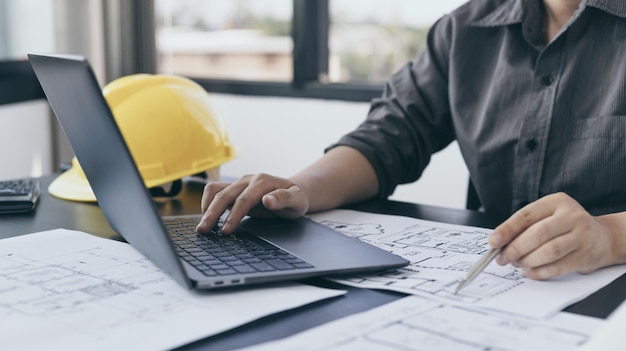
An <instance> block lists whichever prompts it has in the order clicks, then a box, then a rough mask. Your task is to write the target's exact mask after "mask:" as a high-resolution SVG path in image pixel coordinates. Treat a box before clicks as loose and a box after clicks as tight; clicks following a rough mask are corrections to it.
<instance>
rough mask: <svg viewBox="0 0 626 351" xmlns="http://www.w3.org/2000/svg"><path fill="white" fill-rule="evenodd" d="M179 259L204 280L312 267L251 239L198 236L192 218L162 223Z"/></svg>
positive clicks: (238, 236) (173, 219) (236, 236)
mask: <svg viewBox="0 0 626 351" xmlns="http://www.w3.org/2000/svg"><path fill="white" fill-rule="evenodd" d="M164 221H165V225H166V226H167V228H168V231H169V234H170V237H171V238H172V242H173V243H174V246H175V247H176V250H177V251H178V255H179V256H180V257H181V258H182V259H184V260H185V261H187V262H188V263H189V264H191V265H192V266H194V267H195V268H197V269H198V270H200V271H201V272H202V273H203V274H204V275H206V276H209V277H211V276H213V277H215V276H222V275H233V274H239V273H253V272H271V271H286V270H294V269H304V268H311V267H313V266H312V265H311V264H309V263H307V262H305V261H303V260H301V259H299V258H298V257H296V256H293V255H291V254H289V253H287V252H285V251H284V250H281V249H280V248H278V247H276V246H274V245H272V244H270V243H268V242H266V241H264V240H262V239H260V238H256V237H254V236H249V235H245V234H237V233H235V234H230V235H220V234H217V233H215V232H213V233H210V234H199V233H198V232H196V230H195V228H196V225H197V224H198V221H197V220H196V219H195V218H187V217H176V218H166V219H164Z"/></svg>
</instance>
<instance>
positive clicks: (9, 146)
mask: <svg viewBox="0 0 626 351" xmlns="http://www.w3.org/2000/svg"><path fill="white" fill-rule="evenodd" d="M212 101H213V107H214V109H215V111H216V113H217V114H218V115H219V116H220V117H221V118H222V119H223V121H224V123H225V125H226V127H227V129H228V132H229V135H230V138H231V140H232V142H233V143H234V144H235V145H236V147H237V148H238V149H239V156H238V157H237V158H236V159H234V160H232V161H230V162H229V163H227V164H225V165H224V166H223V168H222V174H223V175H227V176H234V177H238V176H241V175H245V174H251V173H258V172H264V173H269V174H274V175H277V176H282V177H288V176H290V175H292V174H293V173H295V172H297V171H298V170H300V169H302V168H304V167H305V166H306V165H308V164H309V163H311V162H313V161H315V160H316V159H317V158H319V157H320V156H321V155H322V154H323V150H324V148H325V147H327V146H328V145H330V144H332V143H333V142H335V141H336V140H337V139H338V138H339V137H340V136H341V135H343V134H344V133H346V132H348V131H350V130H351V129H353V128H354V127H356V126H357V125H358V124H359V123H360V122H361V121H362V120H363V119H364V118H365V116H366V115H367V111H368V109H369V104H368V103H352V102H337V101H331V100H316V99H294V98H267V97H247V96H246V97H243V96H235V95H222V94H213V95H212ZM49 130H50V119H49V117H48V108H47V103H46V102H45V101H43V100H41V101H35V102H28V103H18V104H11V105H4V106H0V160H1V161H2V164H3V167H2V168H1V169H0V179H9V178H14V177H20V176H39V175H41V174H46V173H49V172H51V170H52V169H54V168H56V165H52V164H51V162H52V161H51V160H52V155H51V145H52V142H51V137H50V135H51V133H50V132H49ZM62 161H65V162H67V161H69V160H62ZM467 179H468V173H467V169H466V168H465V165H464V163H463V160H462V159H461V156H460V153H459V151H458V147H457V145H456V144H453V145H451V146H450V147H448V148H447V149H445V150H443V151H442V152H440V153H438V154H436V155H435V156H434V157H433V158H432V161H431V164H430V165H429V167H428V168H427V170H426V172H425V173H424V175H423V177H422V178H421V179H420V180H419V181H418V182H417V183H415V184H410V185H403V186H400V187H399V188H398V190H397V191H396V193H395V194H394V195H393V196H392V197H391V198H392V199H395V200H401V201H410V202H420V203H426V204H431V205H438V206H444V207H454V208H464V206H465V194H466V191H467Z"/></svg>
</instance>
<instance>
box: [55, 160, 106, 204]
mask: <svg viewBox="0 0 626 351" xmlns="http://www.w3.org/2000/svg"><path fill="white" fill-rule="evenodd" d="M48 192H49V193H50V194H51V195H53V196H54V197H57V198H59V199H63V200H70V201H81V202H95V201H96V195H94V193H93V191H92V190H91V187H90V186H89V182H88V181H87V179H85V178H84V176H82V174H81V173H80V171H78V170H77V169H76V168H75V167H72V168H70V169H68V170H67V171H65V172H63V173H61V174H60V175H59V176H58V177H56V178H55V179H54V180H53V181H52V183H50V186H49V187H48Z"/></svg>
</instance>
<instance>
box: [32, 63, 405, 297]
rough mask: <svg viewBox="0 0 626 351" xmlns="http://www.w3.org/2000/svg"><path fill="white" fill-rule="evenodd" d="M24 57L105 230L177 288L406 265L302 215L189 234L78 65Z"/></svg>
mask: <svg viewBox="0 0 626 351" xmlns="http://www.w3.org/2000/svg"><path fill="white" fill-rule="evenodd" d="M28 58H29V61H30V63H31V65H32V67H33V69H34V71H35V74H36V76H37V79H38V80H39V83H40V84H41V87H42V88H43V90H44V92H45V95H46V97H47V99H48V102H49V103H50V105H51V107H52V110H53V112H54V114H55V115H56V117H57V119H58V121H59V124H60V125H61V128H62V129H63V131H64V132H65V135H66V137H67V138H68V141H69V143H70V145H71V147H72V149H73V151H74V153H75V155H76V158H77V159H78V161H79V163H80V164H81V167H82V169H83V171H84V173H85V176H86V177H87V180H88V181H89V184H90V185H91V188H92V190H93V191H94V193H95V195H96V198H97V201H98V204H99V205H100V208H101V209H102V212H103V213H104V215H105V218H106V220H107V222H108V223H109V225H110V226H111V228H113V230H115V231H116V232H117V233H118V234H120V235H121V236H122V237H123V238H124V240H126V241H127V242H128V243H129V244H130V245H132V246H133V247H134V248H135V249H137V250H138V251H139V252H141V253H142V254H143V255H145V256H146V257H147V258H148V259H150V260H151V261H152V262H153V263H154V264H155V265H156V266H157V267H159V268H160V269H161V270H162V271H164V272H165V273H167V274H168V275H169V276H171V277H172V278H173V279H174V280H176V281H177V282H178V283H180V284H181V285H182V286H184V287H187V288H189V289H202V290H205V289H219V288H225V287H236V286H246V285H250V284H261V283H270V282H279V281H292V280H297V279H302V278H309V277H315V276H322V275H340V274H349V273H364V272H374V271H381V270H386V269H392V268H397V267H402V266H405V265H407V264H408V261H407V260H405V259H403V258H401V257H399V256H396V255H394V254H391V253H389V252H387V251H385V250H382V249H380V248H377V247H375V246H373V245H370V244H368V243H365V242H362V241H359V240H357V239H353V238H350V237H348V236H346V235H343V234H341V233H339V232H336V231H333V230H332V229H330V228H328V227H325V226H323V225H321V224H318V223H316V222H314V221H312V220H310V219H307V218H305V217H302V218H299V219H295V220H285V219H276V218H273V219H267V218H265V219H264V218H252V217H248V218H246V219H244V221H242V223H241V225H240V226H239V228H238V229H237V231H236V232H235V234H234V235H224V236H221V235H218V234H216V233H209V234H206V235H201V234H198V233H196V232H195V231H194V230H193V228H195V225H196V223H197V222H198V221H199V219H200V215H198V216H191V217H189V216H186V217H178V216H177V217H161V216H160V214H159V213H158V211H157V208H156V205H155V203H154V201H153V199H152V197H151V195H150V193H149V191H148V189H146V187H145V185H144V182H143V180H142V178H141V175H140V173H139V171H138V169H137V166H136V164H135V162H134V160H133V158H132V155H131V153H130V151H129V149H128V147H127V145H126V143H125V141H124V138H123V136H122V134H121V132H120V130H119V129H118V127H117V124H116V122H115V120H114V118H113V114H112V112H111V110H110V109H109V106H108V105H107V103H106V100H105V99H104V97H103V95H102V91H101V88H100V86H99V84H98V82H97V80H96V78H95V75H94V73H93V70H92V68H91V66H90V64H89V62H88V61H87V60H86V58H84V57H82V56H75V55H48V54H29V55H28ZM172 221H174V222H176V223H174V224H166V223H170V222H172ZM185 228H187V229H185ZM174 230H175V231H176V232H174ZM222 241H225V242H222ZM221 246H224V247H221Z"/></svg>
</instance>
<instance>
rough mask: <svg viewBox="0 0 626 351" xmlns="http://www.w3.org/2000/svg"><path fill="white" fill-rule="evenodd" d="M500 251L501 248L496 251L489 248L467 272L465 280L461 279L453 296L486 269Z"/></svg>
mask: <svg viewBox="0 0 626 351" xmlns="http://www.w3.org/2000/svg"><path fill="white" fill-rule="evenodd" d="M500 251H502V247H500V248H497V249H494V248H490V249H489V251H487V253H486V254H485V255H484V256H483V257H481V258H480V260H478V262H476V264H475V265H474V266H473V267H472V268H471V269H470V270H469V271H468V272H467V275H466V276H465V278H463V280H461V282H460V283H459V285H457V287H456V290H455V291H454V294H455V295H456V294H457V293H458V292H459V291H460V290H461V289H462V288H463V287H464V286H465V285H467V284H469V283H470V282H471V281H472V280H474V278H476V277H477V276H478V274H480V272H482V271H483V269H485V267H487V265H488V264H489V262H491V261H493V259H494V258H495V257H496V256H498V254H499V253H500Z"/></svg>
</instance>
